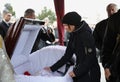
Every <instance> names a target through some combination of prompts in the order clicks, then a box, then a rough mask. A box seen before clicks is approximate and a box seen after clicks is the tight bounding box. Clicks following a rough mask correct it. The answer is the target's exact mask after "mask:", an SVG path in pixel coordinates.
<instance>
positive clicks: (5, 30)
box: [0, 21, 11, 39]
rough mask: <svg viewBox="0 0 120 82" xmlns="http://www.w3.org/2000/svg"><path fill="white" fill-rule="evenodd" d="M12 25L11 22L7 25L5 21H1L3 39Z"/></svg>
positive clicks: (0, 32) (0, 28)
mask: <svg viewBox="0 0 120 82" xmlns="http://www.w3.org/2000/svg"><path fill="white" fill-rule="evenodd" d="M10 25H11V23H9V25H7V24H6V23H5V22H4V21H1V22H0V34H1V35H2V37H3V39H4V38H5V36H6V33H7V31H8V28H9V26H10Z"/></svg>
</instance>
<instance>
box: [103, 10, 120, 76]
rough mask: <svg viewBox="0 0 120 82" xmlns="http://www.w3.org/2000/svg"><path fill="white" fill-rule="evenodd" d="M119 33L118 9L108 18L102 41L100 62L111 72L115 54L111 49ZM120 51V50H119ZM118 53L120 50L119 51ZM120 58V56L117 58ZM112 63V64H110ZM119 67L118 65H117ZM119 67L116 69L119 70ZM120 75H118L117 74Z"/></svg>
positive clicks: (119, 17) (119, 13)
mask: <svg viewBox="0 0 120 82" xmlns="http://www.w3.org/2000/svg"><path fill="white" fill-rule="evenodd" d="M118 34H120V10H119V11H118V12H117V13H115V14H114V15H112V16H111V17H110V18H109V20H108V25H107V31H106V33H105V39H104V43H103V49H102V64H103V67H104V68H110V70H111V73H112V71H114V70H113V69H112V68H114V67H112V66H114V65H112V64H113V62H114V60H115V59H114V58H115V57H116V54H114V56H113V54H112V53H113V50H114V47H115V44H116V38H117V35H118ZM119 51H120V50H119ZM119 53H120V52H119ZM119 59H120V58H119ZM111 65H112V66H111ZM118 66H119V67H118V68H120V65H118ZM119 71H120V69H119V70H118V71H117V72H119ZM119 77H120V76H119Z"/></svg>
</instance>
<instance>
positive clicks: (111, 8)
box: [106, 3, 118, 17]
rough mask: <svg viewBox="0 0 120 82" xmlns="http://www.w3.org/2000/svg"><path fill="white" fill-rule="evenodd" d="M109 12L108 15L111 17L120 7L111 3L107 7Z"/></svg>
mask: <svg viewBox="0 0 120 82" xmlns="http://www.w3.org/2000/svg"><path fill="white" fill-rule="evenodd" d="M106 10H107V14H108V17H110V16H111V15H112V14H114V13H116V12H117V11H118V8H117V5H116V4H114V3H110V4H109V5H108V6H107V8H106Z"/></svg>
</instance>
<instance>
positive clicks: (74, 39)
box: [50, 21, 100, 82]
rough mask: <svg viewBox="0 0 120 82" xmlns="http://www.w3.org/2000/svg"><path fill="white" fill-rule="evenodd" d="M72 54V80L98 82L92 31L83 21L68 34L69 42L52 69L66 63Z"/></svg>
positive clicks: (76, 81)
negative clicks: (74, 58)
mask: <svg viewBox="0 0 120 82" xmlns="http://www.w3.org/2000/svg"><path fill="white" fill-rule="evenodd" d="M73 54H75V55H76V66H75V68H74V69H73V71H74V73H75V75H76V77H75V78H74V82H100V68H99V65H98V61H97V58H96V50H95V44H94V39H93V36H92V31H91V29H90V28H89V26H88V24H86V22H85V21H83V22H82V25H81V26H80V27H79V28H78V29H76V30H75V31H74V32H72V33H71V34H70V39H69V43H68V46H67V49H66V52H65V54H64V56H63V57H62V58H61V59H60V60H59V61H58V62H57V63H55V64H54V65H53V66H51V67H50V68H51V70H52V71H56V70H57V69H58V68H60V67H61V66H63V65H64V64H66V62H68V61H69V60H70V59H71V57H72V56H73Z"/></svg>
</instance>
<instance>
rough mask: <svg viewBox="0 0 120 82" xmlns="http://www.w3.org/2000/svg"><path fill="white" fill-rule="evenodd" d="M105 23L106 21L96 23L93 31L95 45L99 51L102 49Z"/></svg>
mask: <svg viewBox="0 0 120 82" xmlns="http://www.w3.org/2000/svg"><path fill="white" fill-rule="evenodd" d="M107 21H108V19H105V20H102V21H100V22H99V23H97V24H96V26H95V29H94V31H93V36H94V38H95V45H96V47H97V48H98V49H99V50H101V48H102V43H103V38H104V34H105V29H106V26H107Z"/></svg>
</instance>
